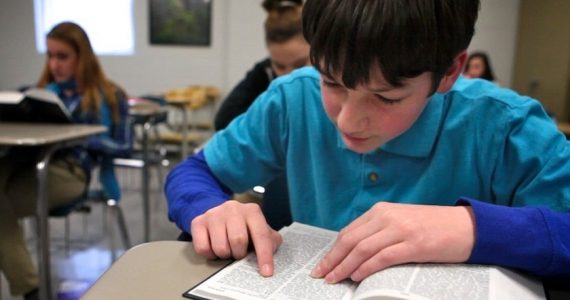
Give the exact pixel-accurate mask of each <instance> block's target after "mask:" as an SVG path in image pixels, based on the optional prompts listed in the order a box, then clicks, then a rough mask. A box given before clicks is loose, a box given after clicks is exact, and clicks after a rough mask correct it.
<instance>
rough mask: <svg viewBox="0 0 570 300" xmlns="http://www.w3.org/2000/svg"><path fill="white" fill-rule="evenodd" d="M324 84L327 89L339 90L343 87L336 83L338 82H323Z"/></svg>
mask: <svg viewBox="0 0 570 300" xmlns="http://www.w3.org/2000/svg"><path fill="white" fill-rule="evenodd" d="M323 84H324V85H325V86H326V87H330V88H338V87H340V86H341V85H340V84H339V83H338V82H336V81H328V80H323Z"/></svg>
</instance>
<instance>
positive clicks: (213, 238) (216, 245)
mask: <svg viewBox="0 0 570 300" xmlns="http://www.w3.org/2000/svg"><path fill="white" fill-rule="evenodd" d="M208 231H209V233H210V244H211V245H212V251H214V253H215V254H216V256H217V257H219V258H229V257H231V255H232V252H231V249H230V242H229V241H228V232H227V224H226V223H225V220H224V221H221V220H218V219H214V218H210V222H209V226H208Z"/></svg>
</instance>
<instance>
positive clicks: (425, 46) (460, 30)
mask: <svg viewBox="0 0 570 300" xmlns="http://www.w3.org/2000/svg"><path fill="white" fill-rule="evenodd" d="M478 11H479V0H307V1H306V2H305V6H304V8H303V34H304V36H305V39H307V41H308V42H309V44H310V45H311V62H312V63H313V64H314V65H315V67H316V68H317V69H318V70H319V72H321V73H322V74H324V75H325V76H328V77H335V76H332V75H336V76H340V78H341V80H342V83H343V84H344V85H345V86H347V87H348V88H354V87H355V86H356V85H358V84H360V83H368V81H369V79H370V70H371V68H372V67H374V65H375V64H377V65H378V67H380V70H381V71H382V75H383V76H384V78H385V79H386V81H387V82H388V83H389V84H391V85H392V86H395V87H398V86H401V84H402V80H404V79H406V78H413V77H416V76H418V75H420V74H422V73H424V72H431V73H432V74H433V89H432V92H435V90H436V89H437V86H438V85H439V81H440V80H441V78H442V77H443V75H444V74H445V72H446V71H447V70H448V69H449V68H450V67H451V65H452V63H453V59H454V58H455V56H456V55H457V54H459V53H460V52H461V51H462V50H464V49H466V48H467V47H468V45H469V43H470V42H471V38H472V37H473V34H474V31H475V21H476V20H477V15H478Z"/></svg>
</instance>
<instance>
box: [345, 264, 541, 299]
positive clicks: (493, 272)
mask: <svg viewBox="0 0 570 300" xmlns="http://www.w3.org/2000/svg"><path fill="white" fill-rule="evenodd" d="M379 296H386V298H385V299H413V300H416V299H417V300H426V299H438V300H439V299H442V300H446V299H449V300H452V299H453V300H454V299H474V300H477V299H479V300H488V299H497V300H499V299H517V300H527V299H528V300H532V299H544V292H543V290H542V285H541V284H540V283H539V282H533V281H532V280H531V279H530V278H528V277H525V276H523V275H520V274H517V273H515V272H512V271H508V270H506V269H502V268H499V267H494V266H481V265H460V264H410V265H403V266H396V267H392V268H389V269H386V270H383V271H380V272H378V273H376V274H374V275H372V276H370V277H368V278H367V279H365V280H364V281H363V282H362V283H361V284H360V285H359V286H358V288H357V289H356V292H355V299H357V300H363V299H374V298H376V299H378V298H380V297H379Z"/></svg>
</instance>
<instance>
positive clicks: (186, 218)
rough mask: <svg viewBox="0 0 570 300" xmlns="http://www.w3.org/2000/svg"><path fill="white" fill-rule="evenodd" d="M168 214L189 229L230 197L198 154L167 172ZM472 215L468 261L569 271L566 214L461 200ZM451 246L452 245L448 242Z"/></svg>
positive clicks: (547, 271) (569, 227) (541, 272)
mask: <svg viewBox="0 0 570 300" xmlns="http://www.w3.org/2000/svg"><path fill="white" fill-rule="evenodd" d="M165 193H166V198H167V200H168V205H169V218H170V220H172V221H174V222H175V223H176V224H177V225H178V227H179V228H180V229H182V230H183V231H185V232H190V223H191V221H192V220H193V219H194V218H195V217H197V216H199V215H201V214H203V213H204V212H206V211H207V210H208V209H210V208H213V207H215V206H218V205H220V204H221V203H223V202H224V201H226V200H227V199H229V198H230V195H231V193H232V192H231V191H230V190H229V189H228V188H227V187H225V186H224V185H223V184H222V183H220V181H219V180H218V179H216V177H215V176H214V174H212V172H211V170H210V168H209V167H208V164H207V162H206V159H205V157H204V154H203V152H200V153H198V154H197V155H195V156H192V157H190V158H188V159H187V160H186V161H184V162H183V163H182V164H180V165H178V166H177V167H176V168H175V169H174V170H173V171H172V172H171V173H170V174H169V176H168V178H167V181H166V186H165ZM457 205H470V206H471V207H472V208H473V212H474V216H475V223H476V225H475V226H476V227H475V234H476V239H475V246H474V249H473V251H472V253H471V257H470V258H469V260H468V263H476V264H492V265H499V266H504V267H512V268H517V269H521V270H524V271H527V272H530V273H533V274H536V275H540V276H556V275H570V234H568V233H570V214H569V213H558V212H554V211H552V210H550V209H548V208H538V207H506V206H500V205H494V204H489V203H485V202H481V201H477V200H473V199H468V198H461V199H459V200H458V201H457ZM450 246H451V247H453V245H450Z"/></svg>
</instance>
